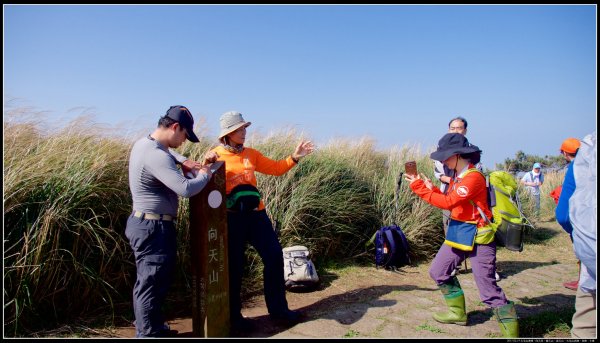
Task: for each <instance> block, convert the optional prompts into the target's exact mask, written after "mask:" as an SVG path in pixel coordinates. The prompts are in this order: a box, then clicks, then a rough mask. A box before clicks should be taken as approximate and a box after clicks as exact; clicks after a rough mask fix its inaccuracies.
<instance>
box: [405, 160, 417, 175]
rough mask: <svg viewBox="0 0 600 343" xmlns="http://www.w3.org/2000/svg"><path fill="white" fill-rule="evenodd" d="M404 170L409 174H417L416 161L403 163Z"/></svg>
mask: <svg viewBox="0 0 600 343" xmlns="http://www.w3.org/2000/svg"><path fill="white" fill-rule="evenodd" d="M404 172H405V173H406V174H409V175H414V176H416V175H417V162H416V161H408V162H406V163H404Z"/></svg>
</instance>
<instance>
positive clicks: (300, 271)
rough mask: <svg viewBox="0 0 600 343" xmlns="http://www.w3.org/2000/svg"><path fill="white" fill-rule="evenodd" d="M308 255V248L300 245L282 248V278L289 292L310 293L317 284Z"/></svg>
mask: <svg viewBox="0 0 600 343" xmlns="http://www.w3.org/2000/svg"><path fill="white" fill-rule="evenodd" d="M309 255H310V252H309V250H308V248H307V247H305V246H302V245H295V246H292V247H287V248H283V272H284V273H283V276H284V279H285V287H286V288H287V289H288V290H289V291H300V292H301V291H310V290H312V289H314V288H315V287H316V286H317V285H318V284H319V276H318V275H317V270H316V268H315V265H314V264H313V262H312V261H311V259H310V258H309V257H308V256H309Z"/></svg>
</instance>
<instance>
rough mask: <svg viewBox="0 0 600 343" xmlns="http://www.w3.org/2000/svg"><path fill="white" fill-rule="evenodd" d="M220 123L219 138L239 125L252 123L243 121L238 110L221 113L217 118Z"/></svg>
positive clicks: (246, 125) (244, 125)
mask: <svg viewBox="0 0 600 343" xmlns="http://www.w3.org/2000/svg"><path fill="white" fill-rule="evenodd" d="M219 122H220V124H221V133H220V134H219V139H221V138H223V137H225V136H227V135H228V134H230V133H232V132H233V131H235V130H237V129H239V128H240V127H242V126H243V127H248V126H250V124H252V123H251V122H249V121H245V120H244V118H243V117H242V114H241V113H240V112H236V111H229V112H225V113H223V115H222V116H221V119H219Z"/></svg>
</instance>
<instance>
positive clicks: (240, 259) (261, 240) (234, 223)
mask: <svg viewBox="0 0 600 343" xmlns="http://www.w3.org/2000/svg"><path fill="white" fill-rule="evenodd" d="M250 124H251V122H247V121H245V120H244V118H243V117H242V114H241V113H239V112H236V111H229V112H226V113H224V114H223V115H222V116H221V118H220V126H221V132H220V134H219V141H220V143H221V144H220V145H219V146H217V147H216V148H214V149H212V150H211V151H213V152H215V153H216V154H217V159H216V160H218V161H225V192H226V194H227V232H228V249H229V250H228V253H229V294H230V295H229V296H230V298H229V308H230V320H231V326H232V328H233V329H234V330H235V331H247V330H250V329H251V328H252V322H251V321H250V320H249V319H247V318H246V317H244V316H243V315H242V313H241V309H242V301H241V288H242V276H243V272H244V256H245V251H246V243H250V244H251V245H252V246H253V247H254V248H255V249H256V251H257V252H258V254H259V255H260V258H261V260H262V262H263V265H264V270H263V284H264V295H265V302H266V304H267V310H268V311H269V315H270V317H271V318H272V319H274V320H275V321H278V322H283V323H284V324H294V323H297V322H299V321H300V319H301V313H300V312H298V311H292V310H290V309H289V308H288V303H287V300H286V296H285V291H286V290H285V280H284V273H283V251H282V248H281V244H280V243H279V239H278V237H277V233H276V232H275V230H274V229H273V225H272V223H271V220H270V219H269V217H268V216H267V211H266V210H265V204H264V202H263V200H262V199H261V196H260V193H259V191H258V189H257V188H256V186H257V180H256V175H255V173H256V172H259V173H263V174H268V175H275V176H280V175H283V174H285V173H286V172H288V171H289V170H290V169H292V168H293V167H294V166H296V165H297V164H298V163H299V162H300V160H301V159H302V158H304V157H305V156H306V155H308V154H310V153H312V152H313V150H314V145H313V143H312V142H310V141H304V140H302V141H301V142H300V143H299V144H298V145H297V146H296V148H295V149H294V151H293V152H292V154H290V155H289V156H287V157H286V158H284V159H282V160H272V159H270V158H268V157H265V156H264V155H263V154H262V153H261V152H260V151H258V150H256V149H253V148H249V147H246V146H244V143H245V142H246V128H247V127H248V126H250ZM207 162H214V161H207Z"/></svg>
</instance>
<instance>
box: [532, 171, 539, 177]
mask: <svg viewBox="0 0 600 343" xmlns="http://www.w3.org/2000/svg"><path fill="white" fill-rule="evenodd" d="M531 172H532V173H533V176H538V175H540V173H539V172H536V171H535V170H532V171H531Z"/></svg>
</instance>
